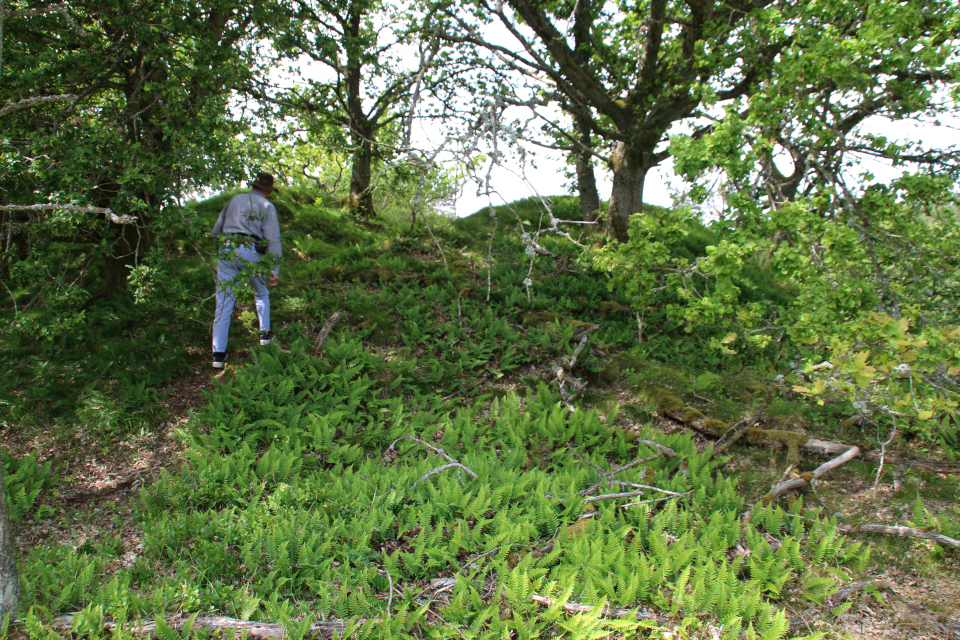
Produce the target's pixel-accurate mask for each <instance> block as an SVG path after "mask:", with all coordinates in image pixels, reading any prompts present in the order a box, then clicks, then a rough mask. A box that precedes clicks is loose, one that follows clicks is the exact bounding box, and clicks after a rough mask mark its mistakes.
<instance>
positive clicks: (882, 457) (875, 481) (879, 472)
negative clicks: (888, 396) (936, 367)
mask: <svg viewBox="0 0 960 640" xmlns="http://www.w3.org/2000/svg"><path fill="white" fill-rule="evenodd" d="M911 381H912V379H911ZM890 418H891V419H892V420H893V429H891V430H890V437H889V438H887V440H886V442H881V443H880V464H879V465H878V466H877V475H876V476H875V477H874V479H873V486H874V487H877V486H879V485H880V477H881V476H882V475H883V463H884V460H885V458H886V455H887V445H888V444H890V443H891V442H893V439H894V437H896V435H897V416H890ZM878 440H879V438H878Z"/></svg>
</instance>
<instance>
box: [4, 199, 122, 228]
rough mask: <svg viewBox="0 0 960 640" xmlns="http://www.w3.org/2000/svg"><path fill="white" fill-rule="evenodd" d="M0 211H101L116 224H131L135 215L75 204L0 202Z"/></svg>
mask: <svg viewBox="0 0 960 640" xmlns="http://www.w3.org/2000/svg"><path fill="white" fill-rule="evenodd" d="M0 211H77V212H80V213H102V214H104V215H105V216H106V217H107V219H108V220H110V222H114V223H116V224H133V223H134V222H136V221H137V216H130V215H122V216H118V215H117V214H116V213H114V212H113V209H109V208H104V207H81V206H79V205H75V204H2V205H0Z"/></svg>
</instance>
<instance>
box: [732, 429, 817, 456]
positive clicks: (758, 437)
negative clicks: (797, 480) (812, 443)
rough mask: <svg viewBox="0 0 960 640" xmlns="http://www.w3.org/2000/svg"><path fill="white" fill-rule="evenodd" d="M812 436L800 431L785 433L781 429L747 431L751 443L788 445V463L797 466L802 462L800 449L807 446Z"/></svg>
mask: <svg viewBox="0 0 960 640" xmlns="http://www.w3.org/2000/svg"><path fill="white" fill-rule="evenodd" d="M809 439H810V436H808V435H807V434H805V433H803V432H800V431H783V430H781V429H747V440H748V441H749V442H764V441H770V442H778V443H780V444H785V445H787V462H788V463H790V464H796V463H797V462H799V461H800V447H802V446H803V445H804V444H806V442H807V440H809Z"/></svg>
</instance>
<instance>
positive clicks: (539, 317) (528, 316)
mask: <svg viewBox="0 0 960 640" xmlns="http://www.w3.org/2000/svg"><path fill="white" fill-rule="evenodd" d="M561 319H563V316H561V315H560V314H559V313H557V312H555V311H535V312H530V313H525V314H523V324H524V326H527V327H536V326H539V325H541V324H546V323H548V322H559V321H560V320H561Z"/></svg>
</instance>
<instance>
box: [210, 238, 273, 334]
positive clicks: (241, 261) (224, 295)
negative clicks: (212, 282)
mask: <svg viewBox="0 0 960 640" xmlns="http://www.w3.org/2000/svg"><path fill="white" fill-rule="evenodd" d="M220 256H221V259H219V260H217V309H216V313H215V314H214V317H213V352H214V353H226V351H227V340H228V338H229V337H230V319H231V318H232V317H233V307H234V305H235V304H236V303H237V299H236V297H234V295H233V288H232V287H231V286H230V284H231V282H232V281H233V279H234V278H235V277H237V276H238V275H239V274H240V272H241V271H243V269H244V268H246V267H247V266H248V265H249V264H250V263H256V262H260V254H259V253H257V252H256V251H255V250H254V248H253V246H252V245H249V244H243V245H240V246H236V247H234V246H230V245H229V244H227V245H224V247H223V249H222V250H221V252H220ZM224 258H227V259H224ZM250 285H251V286H252V287H253V297H254V300H256V303H257V316H258V317H259V318H260V331H269V330H270V291H269V289H267V279H266V277H264V276H250Z"/></svg>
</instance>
